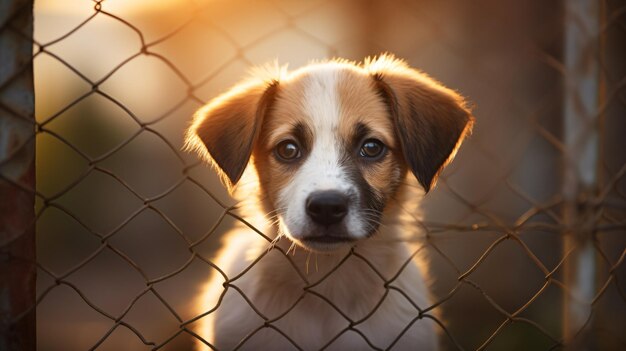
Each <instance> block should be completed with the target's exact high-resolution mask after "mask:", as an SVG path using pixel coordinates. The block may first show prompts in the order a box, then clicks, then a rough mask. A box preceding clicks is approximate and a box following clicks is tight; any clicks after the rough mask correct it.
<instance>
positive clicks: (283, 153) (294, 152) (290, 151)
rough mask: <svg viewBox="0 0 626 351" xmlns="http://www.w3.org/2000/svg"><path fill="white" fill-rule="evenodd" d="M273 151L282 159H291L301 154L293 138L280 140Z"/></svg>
mask: <svg viewBox="0 0 626 351" xmlns="http://www.w3.org/2000/svg"><path fill="white" fill-rule="evenodd" d="M275 151H276V155H277V156H278V158H279V159H280V160H282V161H293V160H296V159H298V158H300V156H302V153H301V152H300V148H299V147H298V144H296V142H295V141H293V140H285V141H281V142H280V143H278V145H277V146H276V149H275Z"/></svg>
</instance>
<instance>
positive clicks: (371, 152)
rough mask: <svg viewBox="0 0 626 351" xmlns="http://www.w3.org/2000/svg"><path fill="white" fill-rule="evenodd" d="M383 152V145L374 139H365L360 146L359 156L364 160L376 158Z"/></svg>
mask: <svg viewBox="0 0 626 351" xmlns="http://www.w3.org/2000/svg"><path fill="white" fill-rule="evenodd" d="M384 151H385V145H384V144H383V143H382V142H381V141H380V140H376V139H367V140H365V142H363V145H361V150H359V156H361V157H366V158H378V157H380V156H381V155H382V154H383V152H384Z"/></svg>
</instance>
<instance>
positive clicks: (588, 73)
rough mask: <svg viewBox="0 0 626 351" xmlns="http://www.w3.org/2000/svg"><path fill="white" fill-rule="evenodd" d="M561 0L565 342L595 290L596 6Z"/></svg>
mask: <svg viewBox="0 0 626 351" xmlns="http://www.w3.org/2000/svg"><path fill="white" fill-rule="evenodd" d="M563 3H564V6H565V28H564V30H565V31H564V36H565V38H564V48H563V49H564V50H563V55H564V68H565V86H564V104H563V109H564V110H563V111H564V115H563V138H564V146H565V157H564V169H563V172H564V173H563V189H562V191H563V196H564V200H565V204H564V209H563V221H564V224H565V226H566V230H565V232H564V236H563V254H564V255H565V254H567V253H569V252H570V251H571V255H570V256H569V258H568V259H567V260H566V261H565V262H564V267H563V279H564V284H565V286H566V287H567V290H568V291H567V292H565V294H564V298H563V340H564V342H565V343H566V344H568V345H569V344H570V343H572V342H573V340H572V339H574V337H575V336H576V335H577V334H578V333H579V332H580V331H581V328H583V326H584V324H585V322H586V321H587V320H588V319H589V318H590V317H591V305H590V302H591V300H592V299H593V296H594V294H595V278H596V257H595V256H596V255H595V248H594V245H593V235H594V233H593V232H594V226H595V213H594V209H593V208H592V207H591V206H590V205H589V204H590V201H589V200H590V199H591V198H592V197H593V196H594V194H595V192H596V191H597V176H598V175H597V170H598V165H597V163H598V153H599V148H598V137H599V136H598V134H599V133H598V125H599V123H598V122H599V120H600V118H601V116H600V115H598V106H599V99H600V94H599V92H600V89H601V83H600V67H599V63H598V52H599V51H598V45H599V34H600V5H599V1H597V0H570V1H564V2H563ZM570 294H571V296H570Z"/></svg>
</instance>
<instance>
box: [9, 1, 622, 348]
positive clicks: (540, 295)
mask: <svg viewBox="0 0 626 351" xmlns="http://www.w3.org/2000/svg"><path fill="white" fill-rule="evenodd" d="M0 4H1V6H0V9H2V11H0V12H1V15H0V20H1V21H0V49H1V50H2V51H0V58H1V59H2V61H1V62H0V73H1V74H0V78H1V81H0V127H1V128H2V129H1V130H0V209H2V212H1V213H0V218H1V223H0V253H1V255H2V262H1V265H2V268H1V269H0V272H2V283H1V284H2V285H1V287H2V289H1V290H0V309H1V311H2V316H1V317H2V324H1V325H2V333H3V337H2V338H3V340H2V341H0V342H1V343H0V349H3V350H4V349H7V350H18V349H34V348H35V335H34V333H35V318H36V343H37V347H38V348H39V349H41V350H70V349H71V350H74V349H76V350H84V349H90V350H91V349H104V350H108V349H111V350H117V349H125V350H131V349H132V350H134V349H137V350H140V349H171V350H181V349H191V348H192V347H193V345H194V343H195V342H197V340H201V341H202V342H204V343H205V344H207V345H208V346H209V347H211V348H213V346H212V345H210V343H209V342H208V341H207V340H204V339H202V335H199V334H198V333H197V332H196V330H195V329H194V323H196V322H197V321H198V320H199V319H200V318H202V317H204V316H205V314H206V313H205V314H201V315H198V314H197V310H196V309H195V308H194V304H195V299H196V298H197V295H198V294H199V293H200V291H201V289H202V286H203V284H205V283H206V281H207V280H208V277H209V276H210V275H212V274H220V273H222V274H223V272H222V270H221V268H220V267H218V266H216V265H215V264H214V263H213V262H212V258H213V257H214V256H215V252H216V251H217V250H218V249H219V247H220V237H221V235H222V233H224V232H225V231H227V230H228V229H229V228H230V227H232V225H233V224H234V223H236V222H237V221H245V219H243V218H241V217H239V216H238V215H237V213H236V211H235V210H234V209H235V207H236V204H235V203H233V201H232V200H231V199H229V198H228V196H227V195H226V193H225V191H224V190H223V189H222V187H221V185H220V184H219V181H218V179H217V178H216V176H215V175H214V174H213V173H212V172H211V171H210V170H209V169H208V168H207V167H206V166H205V165H203V164H201V163H200V162H199V161H198V160H197V159H196V158H195V156H194V155H189V154H186V153H184V152H182V151H181V146H182V144H183V140H182V138H183V134H184V129H185V127H186V126H187V123H188V121H189V120H190V117H191V115H192V113H193V111H194V110H195V109H197V108H199V107H200V106H202V105H203V104H204V103H205V102H207V101H208V100H209V99H210V98H211V97H214V96H216V95H217V94H218V93H219V92H221V91H224V90H225V89H226V88H228V87H230V86H231V85H232V84H233V83H234V82H236V81H237V80H239V79H240V78H241V77H242V76H244V75H245V72H246V70H247V69H248V68H249V67H250V66H254V65H258V64H262V63H265V62H268V61H271V60H273V59H274V58H278V60H279V62H281V63H287V62H288V63H289V64H290V66H292V67H298V66H300V65H303V64H306V63H307V62H308V61H309V60H311V59H321V58H330V57H335V56H339V57H345V58H348V59H354V60H361V59H362V58H363V57H365V56H368V55H375V54H378V53H380V52H384V51H389V52H393V53H395V54H396V55H398V56H399V57H403V58H405V59H407V61H408V62H409V63H410V64H411V65H412V66H414V67H419V68H421V69H423V70H424V71H426V72H428V73H429V74H431V75H433V76H434V77H437V78H438V79H439V80H441V81H443V82H444V83H445V84H446V85H447V86H450V87H453V88H455V89H458V90H459V91H461V92H462V93H463V94H464V95H466V96H468V97H469V99H470V100H471V101H473V102H474V103H475V105H476V108H475V110H474V112H475V115H476V118H477V124H476V128H475V131H474V134H473V135H472V137H471V138H470V139H469V140H468V141H467V142H466V143H465V144H464V146H463V147H462V148H461V151H460V153H459V155H457V157H456V160H455V162H454V163H453V164H452V165H451V166H450V167H449V168H448V169H447V170H446V171H445V172H444V174H443V176H442V179H440V181H439V183H438V187H437V189H435V190H433V191H432V192H431V193H430V194H429V195H428V196H427V197H426V198H425V200H424V203H423V208H424V216H423V217H424V218H425V220H424V221H423V222H421V223H420V224H421V225H422V226H423V227H424V230H425V231H426V239H425V240H420V241H419V242H418V248H417V251H419V252H420V253H422V252H425V253H426V254H427V256H428V258H429V261H430V274H431V276H432V278H433V282H432V290H433V294H434V300H433V305H432V306H419V307H418V306H416V309H415V320H414V321H413V322H415V321H416V320H418V319H420V318H432V319H433V320H435V321H436V323H437V325H438V327H439V328H440V330H441V345H442V347H443V348H444V349H451V350H456V349H460V350H471V349H478V350H482V349H493V350H505V349H506V350H514V349H518V350H529V349H532V350H541V349H546V350H551V349H561V348H571V349H590V350H596V349H597V350H600V349H601V350H611V349H614V350H623V349H626V339H625V338H624V336H623V330H626V295H625V294H624V280H625V273H626V268H624V264H623V261H624V258H625V256H626V236H625V234H626V181H625V178H626V176H625V174H626V143H624V140H623V138H624V135H626V118H624V117H625V116H626V91H625V89H624V87H625V85H626V64H624V62H626V45H624V43H625V42H626V6H624V4H623V3H621V2H620V1H608V0H607V1H599V2H596V1H582V0H578V1H564V2H550V3H548V2H544V1H539V0H535V1H524V2H516V1H490V0H480V1H473V2H471V3H470V2H464V1H453V0H450V1H437V2H435V1H430V2H429V1H417V0H415V1H411V0H397V1H385V2H377V1H370V0H367V1H366V0H361V1H359V0H340V1H329V0H315V1H278V0H276V1H274V0H263V1H258V2H246V1H206V2H205V1H183V0H181V1H163V2H148V1H145V2H141V1H137V2H135V1H134V2H120V1H114V0H96V1H91V2H89V1H84V0H83V1H73V2H60V1H52V0H50V1H43V0H42V1H38V2H36V3H35V8H34V15H35V16H34V17H35V21H34V25H35V29H34V32H33V30H32V24H33V23H32V15H33V7H32V3H31V2H29V1H20V0H12V1H6V0H5V1H1V2H0ZM31 50H32V51H31ZM33 71H34V83H35V85H34V91H33V88H32V79H33V76H32V74H33ZM33 94H34V105H33ZM33 107H34V111H35V112H33ZM35 143H36V148H35ZM34 157H36V162H34V160H35V159H34ZM35 164H36V172H35ZM35 176H36V178H35ZM35 184H36V185H35ZM33 208H34V212H33ZM252 229H253V228H252ZM254 233H255V232H254V231H251V235H255V236H263V234H262V233H260V232H257V233H256V234H254ZM265 238H266V237H265ZM266 239H267V240H268V244H269V241H270V239H269V238H266ZM35 242H36V244H35ZM35 251H36V260H35V259H34V257H35ZM271 252H272V253H276V252H278V253H279V254H285V252H284V251H281V249H280V248H278V247H275V248H274V249H273V250H272V251H271ZM287 258H289V256H287ZM262 259H263V257H259V259H258V260H262ZM350 259H357V260H363V261H367V257H363V256H358V255H355V254H352V257H350ZM258 260H257V261H258ZM257 261H255V262H257ZM35 270H36V290H35ZM250 274H252V273H250ZM234 278H235V277H227V276H225V278H224V279H225V283H226V284H225V285H224V287H225V290H226V289H230V290H231V291H237V292H238V293H240V294H242V297H243V298H244V299H246V300H247V298H246V296H245V293H244V292H242V291H241V290H238V289H237V286H236V285H237V283H236V279H234ZM387 283H388V282H385V281H384V279H383V280H381V284H386V285H385V286H389V288H387V293H394V291H393V284H387ZM303 293H312V292H310V291H309V290H307V291H306V292H305V291H303ZM399 293H401V292H399ZM320 298H322V299H323V297H320ZM383 299H384V297H383ZM325 301H327V302H328V303H329V304H330V305H332V302H331V301H330V300H327V299H326V300H325ZM332 307H333V308H335V309H336V310H337V311H338V313H340V314H341V311H340V310H339V309H338V308H337V306H332ZM250 308H253V306H250ZM215 309H216V310H217V309H219V305H218V306H216V308H215ZM206 312H207V313H213V312H214V311H206ZM372 313H374V311H372ZM261 317H262V318H264V317H263V316H261ZM346 319H347V322H348V323H349V327H347V328H346V329H344V330H337V335H336V336H335V337H334V338H330V339H329V340H327V342H326V346H332V342H333V341H334V340H335V339H336V338H338V337H339V336H341V335H342V334H343V333H346V332H357V333H359V334H360V335H361V336H362V337H363V339H364V341H365V344H367V345H368V346H369V347H370V348H371V349H376V350H378V349H388V348H391V349H392V348H393V347H392V346H393V343H392V344H391V345H374V344H372V343H371V342H369V339H368V336H367V335H365V334H363V333H360V332H359V329H358V323H356V322H355V321H352V320H350V319H349V318H347V317H346ZM266 322H268V323H266V324H263V325H262V326H260V327H259V330H260V329H261V328H262V327H270V328H274V329H275V330H277V331H278V332H280V333H281V334H282V335H283V336H284V337H285V338H286V339H287V340H289V341H291V343H292V346H293V348H294V349H308V348H307V345H298V344H297V343H295V342H293V341H292V340H290V337H289V336H288V335H286V334H285V333H282V332H281V331H280V329H279V328H278V327H277V326H276V325H275V322H276V321H273V320H270V321H268V320H266ZM409 327H410V325H407V328H406V329H408V328H409ZM406 329H405V330H398V338H400V337H401V336H402V334H403V333H404V332H406ZM252 336H253V334H250V335H248V337H252ZM396 340H397V339H396ZM245 342H246V339H244V340H242V342H241V344H240V346H243V345H245Z"/></svg>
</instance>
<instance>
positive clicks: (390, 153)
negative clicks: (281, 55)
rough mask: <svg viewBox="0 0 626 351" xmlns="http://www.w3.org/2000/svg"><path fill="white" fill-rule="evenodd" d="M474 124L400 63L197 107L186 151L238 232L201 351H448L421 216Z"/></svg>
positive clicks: (268, 86)
mask: <svg viewBox="0 0 626 351" xmlns="http://www.w3.org/2000/svg"><path fill="white" fill-rule="evenodd" d="M472 123H473V117H472V116H471V113H470V111H469V110H468V108H467V107H466V104H465V102H464V100H463V99H462V98H461V97H460V96H459V95H458V94H456V93H455V92H454V91H452V90H450V89H447V88H445V87H443V86H442V85H441V84H439V83H438V82H436V81H434V80H433V79H431V78H429V77H428V76H427V75H425V74H423V73H421V72H419V71H417V70H414V69H411V68H410V67H408V66H407V64H406V63H404V62H403V61H401V60H399V59H396V58H395V57H393V56H391V55H382V56H380V57H378V58H373V59H366V60H365V61H364V62H363V63H360V64H358V63H353V62H348V61H345V60H332V61H325V62H319V63H313V64H310V65H308V66H305V67H304V68H301V69H298V70H295V71H293V72H290V73H289V72H287V71H286V70H285V69H282V68H278V69H276V70H275V72H273V73H269V74H268V73H267V72H265V73H259V72H257V73H256V74H255V77H254V78H252V79H251V80H249V81H247V82H244V83H242V84H240V85H237V86H235V87H234V88H233V89H231V90H230V91H228V92H227V93H225V94H224V95H222V96H219V97H217V98H216V99H214V100H213V101H211V102H210V103H209V104H207V105H206V106H204V107H203V108H201V109H200V110H199V111H198V112H197V113H196V114H195V116H194V118H193V122H192V125H191V127H190V128H189V129H188V131H187V135H186V142H187V148H188V149H191V150H195V151H197V152H198V153H199V154H200V155H201V156H202V157H203V158H204V159H205V160H206V161H208V162H209V163H210V164H211V165H213V166H214V167H215V168H216V169H217V171H218V173H219V174H220V175H221V177H222V179H223V182H224V184H225V185H226V186H227V187H228V189H229V190H230V191H231V193H232V194H233V195H234V196H235V198H238V199H240V200H241V201H242V202H241V210H242V215H241V217H239V216H240V215H239V214H232V215H233V216H234V217H236V218H238V219H241V220H242V221H238V222H240V223H239V224H238V227H237V228H236V229H234V230H233V231H232V232H230V233H229V234H227V235H226V236H225V238H224V242H223V245H224V246H223V249H222V250H221V252H220V253H219V255H218V257H217V258H216V259H214V260H212V263H214V264H215V266H216V273H215V274H214V276H213V277H212V278H211V279H210V281H209V282H208V284H207V285H206V287H205V291H204V292H203V293H202V294H201V296H200V299H199V302H198V310H197V313H198V321H197V324H199V327H198V328H197V334H198V336H199V340H200V342H199V346H200V348H201V349H205V348H208V347H211V348H216V349H219V350H232V349H241V350H291V349H303V350H319V349H327V350H369V349H394V350H435V349H437V344H438V342H437V334H438V332H439V330H440V329H441V328H440V327H439V326H438V325H437V324H438V319H437V317H436V316H435V315H434V314H433V311H432V310H431V306H432V303H433V302H432V301H431V299H430V297H429V291H428V288H427V283H426V282H427V278H426V267H425V265H424V261H423V259H421V258H420V257H421V255H420V254H419V253H420V249H421V246H420V245H419V244H420V243H419V238H420V237H422V236H423V235H422V234H421V232H420V230H419V227H418V225H417V224H418V223H419V221H418V217H417V214H418V204H419V201H420V198H421V196H423V194H424V193H425V192H428V191H429V190H430V189H431V188H432V187H433V185H434V183H435V181H436V178H437V175H438V174H439V172H441V170H442V168H443V167H444V166H445V164H446V163H447V162H449V161H450V160H451V159H452V157H453V156H454V154H455V152H456V150H457V149H458V147H459V145H460V144H461V142H462V140H463V138H464V137H465V135H466V134H467V133H468V132H469V131H470V129H471V126H472ZM218 268H219V269H218Z"/></svg>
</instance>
